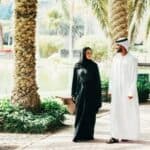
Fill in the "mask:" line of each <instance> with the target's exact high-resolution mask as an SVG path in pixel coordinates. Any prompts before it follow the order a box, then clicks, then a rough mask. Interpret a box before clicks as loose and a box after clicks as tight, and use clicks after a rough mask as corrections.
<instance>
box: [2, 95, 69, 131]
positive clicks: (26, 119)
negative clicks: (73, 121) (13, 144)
mask: <svg viewBox="0 0 150 150" xmlns="http://www.w3.org/2000/svg"><path fill="white" fill-rule="evenodd" d="M65 113H67V111H66V108H65V107H63V106H61V105H60V104H59V103H58V102H56V101H53V100H52V99H51V98H47V99H44V101H43V102H42V103H41V109H40V112H31V111H28V110H26V109H24V108H23V107H21V106H17V105H12V104H11V102H10V101H9V100H8V99H2V100H0V131H1V132H16V133H44V132H46V131H53V130H55V129H58V128H59V127H62V126H63V124H62V121H63V120H64V119H65V117H64V114H65Z"/></svg>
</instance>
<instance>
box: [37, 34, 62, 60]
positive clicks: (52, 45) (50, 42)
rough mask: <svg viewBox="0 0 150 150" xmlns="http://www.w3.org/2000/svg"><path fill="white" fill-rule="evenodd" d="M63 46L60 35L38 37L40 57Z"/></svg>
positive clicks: (46, 55) (50, 53)
mask: <svg viewBox="0 0 150 150" xmlns="http://www.w3.org/2000/svg"><path fill="white" fill-rule="evenodd" d="M63 47H64V41H63V38H62V37H61V36H48V35H43V36H40V37H39V51H40V56H41V57H48V56H50V55H52V54H53V53H55V52H57V51H58V50H59V49H61V48H63Z"/></svg>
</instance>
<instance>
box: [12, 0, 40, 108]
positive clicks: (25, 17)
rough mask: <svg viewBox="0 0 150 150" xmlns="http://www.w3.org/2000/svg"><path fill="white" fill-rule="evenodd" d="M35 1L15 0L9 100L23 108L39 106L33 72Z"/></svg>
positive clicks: (34, 71)
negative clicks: (13, 66) (11, 76)
mask: <svg viewBox="0 0 150 150" xmlns="http://www.w3.org/2000/svg"><path fill="white" fill-rule="evenodd" d="M36 10H37V0H23V1H20V0H15V37H14V49H15V74H14V89H13V91H12V96H11V100H12V102H13V103H15V104H16V103H17V104H20V105H22V106H23V107H25V108H30V109H36V108H38V107H39V105H40V97H39V94H38V93H37V89H38V88H37V84H36V70H35V65H36V63H35V53H36V48H35V29H36V21H35V18H36V13H37V12H36Z"/></svg>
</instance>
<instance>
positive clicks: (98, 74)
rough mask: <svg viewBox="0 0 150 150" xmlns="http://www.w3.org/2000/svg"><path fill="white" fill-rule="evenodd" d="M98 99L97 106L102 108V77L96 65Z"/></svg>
mask: <svg viewBox="0 0 150 150" xmlns="http://www.w3.org/2000/svg"><path fill="white" fill-rule="evenodd" d="M95 79H96V97H97V98H96V100H97V108H100V107H101V106H102V94H101V78H100V73H99V69H98V66H97V65H96V75H95Z"/></svg>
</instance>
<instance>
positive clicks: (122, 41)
mask: <svg viewBox="0 0 150 150" xmlns="http://www.w3.org/2000/svg"><path fill="white" fill-rule="evenodd" d="M116 43H117V44H119V45H121V46H123V47H124V48H125V49H126V50H127V51H128V48H129V42H128V39H127V38H126V37H123V38H119V39H118V40H116Z"/></svg>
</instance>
